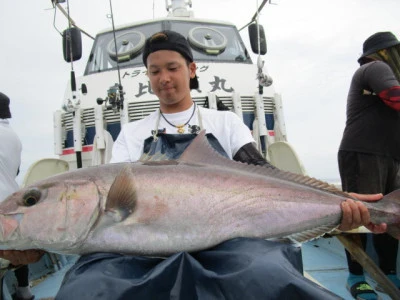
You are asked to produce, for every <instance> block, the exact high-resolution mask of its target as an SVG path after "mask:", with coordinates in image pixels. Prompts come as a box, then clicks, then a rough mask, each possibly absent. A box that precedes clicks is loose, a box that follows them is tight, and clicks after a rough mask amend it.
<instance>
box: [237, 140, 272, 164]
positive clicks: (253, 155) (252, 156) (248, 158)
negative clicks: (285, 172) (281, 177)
mask: <svg viewBox="0 0 400 300" xmlns="http://www.w3.org/2000/svg"><path fill="white" fill-rule="evenodd" d="M233 160H236V161H240V162H244V163H248V164H251V165H257V166H265V167H267V168H272V169H276V167H274V166H273V165H271V164H270V163H269V162H268V161H266V160H265V159H264V157H263V156H262V155H261V153H260V152H258V150H257V148H256V147H255V146H254V144H253V143H248V144H246V145H244V146H243V147H242V148H240V149H239V150H238V151H237V152H236V154H235V156H234V157H233Z"/></svg>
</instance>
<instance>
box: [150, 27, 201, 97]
mask: <svg viewBox="0 0 400 300" xmlns="http://www.w3.org/2000/svg"><path fill="white" fill-rule="evenodd" d="M159 50H172V51H176V52H178V53H180V54H181V55H182V56H183V57H184V58H185V59H187V60H188V61H189V62H193V53H192V49H191V48H190V45H189V42H188V41H187V39H186V38H185V37H184V36H183V35H181V34H180V33H178V32H176V31H172V30H164V31H161V32H158V33H155V34H153V35H152V36H151V37H149V38H148V39H147V40H146V43H145V45H144V49H143V56H142V59H143V63H144V65H145V66H146V67H147V57H148V56H149V55H150V54H151V53H153V52H156V51H159ZM198 88H199V80H198V78H197V76H196V75H195V76H194V77H193V78H190V89H191V90H193V89H198Z"/></svg>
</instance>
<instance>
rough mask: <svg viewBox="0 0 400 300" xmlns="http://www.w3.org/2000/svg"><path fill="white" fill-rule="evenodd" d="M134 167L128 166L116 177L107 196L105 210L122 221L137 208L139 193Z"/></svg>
mask: <svg viewBox="0 0 400 300" xmlns="http://www.w3.org/2000/svg"><path fill="white" fill-rule="evenodd" d="M133 177H134V176H133V174H132V169H131V168H130V166H129V165H128V166H126V167H125V168H123V169H122V170H121V172H120V173H119V174H118V175H117V176H116V177H115V180H114V182H113V183H112V185H111V187H110V190H109V192H108V196H107V202H106V207H105V210H106V212H112V213H111V214H116V215H118V216H119V218H118V219H120V220H121V221H122V220H124V219H125V218H127V217H128V216H129V215H130V214H131V213H132V212H133V211H134V209H135V206H136V201H137V194H136V187H135V184H134V179H133Z"/></svg>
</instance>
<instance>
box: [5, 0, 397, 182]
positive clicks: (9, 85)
mask: <svg viewBox="0 0 400 300" xmlns="http://www.w3.org/2000/svg"><path fill="white" fill-rule="evenodd" d="M69 1H70V11H71V16H72V18H73V20H74V21H75V22H76V23H77V24H78V25H79V26H80V27H81V28H83V29H84V30H86V31H87V32H89V33H90V34H92V35H93V36H94V35H95V34H96V32H97V31H98V30H100V29H104V28H107V27H109V26H110V24H111V23H110V20H109V19H108V18H107V14H109V12H110V11H109V9H110V3H109V0H69ZM192 2H193V10H194V12H195V16H196V17H201V18H216V19H227V20H229V21H231V22H233V23H235V24H236V25H237V26H238V28H240V27H242V26H243V25H245V24H247V23H248V22H249V21H250V19H251V18H252V16H253V15H254V13H255V10H256V7H257V2H256V1H255V0H248V1H243V0H237V1H234V0H193V1H192ZM272 2H273V3H275V4H276V5H270V4H268V5H266V6H265V8H264V10H263V11H262V13H261V16H260V23H261V24H262V25H263V26H264V28H265V31H266V36H267V42H268V53H267V55H266V56H265V57H264V60H265V61H266V69H267V72H268V73H269V75H271V76H272V77H273V79H274V84H275V89H276V91H277V92H278V93H280V94H281V95H282V98H283V108H284V115H285V120H286V129H287V134H288V140H289V142H290V143H291V144H292V145H293V146H294V148H295V150H296V152H297V154H298V155H299V157H300V159H301V160H302V162H303V165H304V166H305V169H306V171H307V173H308V174H309V175H310V176H313V177H316V178H320V179H331V178H339V174H338V168H337V161H336V156H337V149H338V145H339V143H340V139H341V136H342V132H343V128H344V124H345V107H346V96H347V90H348V88H349V84H350V80H351V77H352V75H353V73H354V71H355V70H356V68H357V59H358V57H359V56H360V54H361V52H362V43H363V42H364V40H365V39H366V38H367V37H368V36H370V35H371V34H373V33H375V32H377V31H392V32H393V33H395V34H396V36H398V37H399V36H400V21H399V11H400V1H399V0H379V1H378V0H336V1H331V0H310V1H299V0H273V1H272ZM244 3H246V5H244ZM136 4H139V5H136ZM259 4H261V0H259ZM153 5H154V11H153ZM113 11H114V17H115V24H116V25H120V24H123V23H127V22H133V21H139V20H141V19H151V18H153V15H154V16H155V17H163V16H165V15H166V10H165V1H164V0H155V1H154V2H153V1H151V0H145V1H139V0H113ZM53 19H54V10H53V9H52V5H51V0H35V1H23V2H21V1H11V0H8V1H4V0H3V1H1V4H0V28H1V29H0V30H1V44H0V45H1V46H0V67H1V74H0V77H1V91H2V92H3V93H5V94H7V95H8V96H9V97H10V98H11V101H12V102H11V109H12V114H13V118H12V119H11V125H12V126H13V128H14V129H15V131H16V132H17V133H18V135H19V136H20V138H21V140H22V143H23V153H22V166H21V170H22V173H21V175H20V176H23V174H24V172H25V171H26V170H27V169H28V167H29V166H30V164H32V163H33V162H34V161H36V160H38V159H40V158H44V157H55V155H54V154H53V153H54V151H53V112H54V111H55V110H57V109H60V107H61V103H62V98H63V95H64V91H65V88H66V84H67V81H68V78H69V72H70V65H69V64H67V63H65V62H64V60H63V55H62V47H61V45H62V41H61V37H60V34H59V33H58V32H57V31H56V29H55V28H54V27H53ZM55 25H56V27H57V29H58V30H60V31H62V30H64V29H65V28H66V27H67V22H66V19H65V18H64V17H63V16H62V15H61V13H59V12H58V13H57V17H56V22H55ZM246 33H247V31H246ZM91 43H92V42H91V40H90V39H87V38H85V37H84V49H83V51H84V53H85V54H84V57H83V59H82V60H80V61H78V62H76V63H75V64H74V68H75V71H76V73H77V75H80V74H82V73H83V70H84V66H85V63H86V60H87V53H89V51H90V47H91ZM19 180H20V181H21V178H19Z"/></svg>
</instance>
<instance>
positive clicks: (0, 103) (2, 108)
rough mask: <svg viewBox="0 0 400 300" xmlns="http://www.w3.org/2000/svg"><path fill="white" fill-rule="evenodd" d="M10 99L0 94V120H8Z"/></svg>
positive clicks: (9, 116)
mask: <svg viewBox="0 0 400 300" xmlns="http://www.w3.org/2000/svg"><path fill="white" fill-rule="evenodd" d="M10 118H11V112H10V98H8V97H7V96H6V95H4V94H3V93H1V92H0V119H10Z"/></svg>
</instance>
